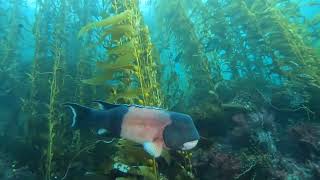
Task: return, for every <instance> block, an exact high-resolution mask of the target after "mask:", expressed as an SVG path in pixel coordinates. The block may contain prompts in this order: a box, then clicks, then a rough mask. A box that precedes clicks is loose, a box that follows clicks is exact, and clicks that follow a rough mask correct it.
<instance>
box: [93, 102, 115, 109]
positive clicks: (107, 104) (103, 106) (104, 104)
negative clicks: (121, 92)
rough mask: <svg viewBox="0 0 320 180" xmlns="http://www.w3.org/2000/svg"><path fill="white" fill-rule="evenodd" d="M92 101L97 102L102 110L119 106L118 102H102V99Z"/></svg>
mask: <svg viewBox="0 0 320 180" xmlns="http://www.w3.org/2000/svg"><path fill="white" fill-rule="evenodd" d="M92 102H95V103H98V104H99V105H100V107H101V108H102V109H103V110H109V109H112V108H115V107H119V106H120V105H119V104H110V103H107V102H104V101H100V100H95V101H92Z"/></svg>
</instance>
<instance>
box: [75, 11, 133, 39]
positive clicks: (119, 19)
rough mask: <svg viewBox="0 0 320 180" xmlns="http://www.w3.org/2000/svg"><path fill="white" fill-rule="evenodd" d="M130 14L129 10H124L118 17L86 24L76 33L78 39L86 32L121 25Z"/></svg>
mask: <svg viewBox="0 0 320 180" xmlns="http://www.w3.org/2000/svg"><path fill="white" fill-rule="evenodd" d="M130 14H131V11H130V10H126V11H124V12H122V13H120V14H118V15H115V16H112V17H108V18H106V19H103V20H101V21H98V22H93V23H90V24H87V25H86V26H84V27H82V28H81V30H80V31H79V33H78V37H81V36H83V35H84V34H85V33H87V32H88V31H90V30H92V29H95V28H101V27H107V26H110V25H115V24H119V23H121V22H122V21H123V20H125V19H127V18H128V17H129V16H130Z"/></svg>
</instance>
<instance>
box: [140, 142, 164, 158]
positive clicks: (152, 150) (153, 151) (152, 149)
mask: <svg viewBox="0 0 320 180" xmlns="http://www.w3.org/2000/svg"><path fill="white" fill-rule="evenodd" d="M143 148H144V150H145V151H146V152H147V153H149V154H150V155H151V156H153V157H159V156H160V155H161V152H162V145H161V144H159V143H155V142H145V143H143Z"/></svg>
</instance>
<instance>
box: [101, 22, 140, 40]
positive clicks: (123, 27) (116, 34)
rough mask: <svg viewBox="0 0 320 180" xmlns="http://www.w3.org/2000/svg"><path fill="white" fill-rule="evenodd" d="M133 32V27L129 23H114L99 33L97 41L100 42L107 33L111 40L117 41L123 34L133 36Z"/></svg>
mask: <svg viewBox="0 0 320 180" xmlns="http://www.w3.org/2000/svg"><path fill="white" fill-rule="evenodd" d="M134 32H135V31H134V29H133V27H132V26H131V25H129V24H120V25H114V26H112V27H111V28H109V29H107V30H106V31H104V32H103V33H102V34H101V36H100V41H99V42H102V41H103V40H104V39H105V38H106V37H107V36H109V35H111V38H112V40H114V41H119V40H120V38H121V37H123V36H127V37H131V36H133V35H134Z"/></svg>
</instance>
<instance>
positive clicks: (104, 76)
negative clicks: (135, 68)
mask: <svg viewBox="0 0 320 180" xmlns="http://www.w3.org/2000/svg"><path fill="white" fill-rule="evenodd" d="M116 72H117V71H112V70H110V71H106V72H103V73H100V74H98V75H96V76H95V77H93V78H90V79H85V80H82V81H81V82H82V83H85V84H89V85H95V86H96V85H104V84H105V82H106V81H107V80H112V79H113V74H114V73H116Z"/></svg>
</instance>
